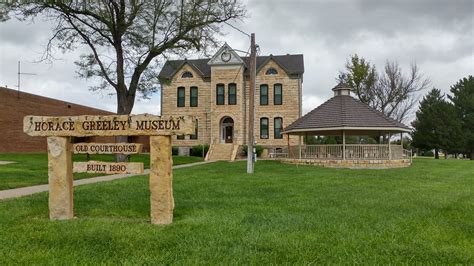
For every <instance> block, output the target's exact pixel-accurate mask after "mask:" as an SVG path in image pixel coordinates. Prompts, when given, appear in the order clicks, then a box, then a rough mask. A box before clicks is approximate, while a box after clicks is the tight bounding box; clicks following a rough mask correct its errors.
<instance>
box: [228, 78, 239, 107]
mask: <svg viewBox="0 0 474 266" xmlns="http://www.w3.org/2000/svg"><path fill="white" fill-rule="evenodd" d="M227 93H228V96H227V101H228V104H229V105H235V104H237V85H236V84H235V83H230V84H229V86H228V87H227Z"/></svg>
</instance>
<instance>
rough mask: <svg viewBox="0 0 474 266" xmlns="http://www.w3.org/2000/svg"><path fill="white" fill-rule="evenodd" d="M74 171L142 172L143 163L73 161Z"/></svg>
mask: <svg viewBox="0 0 474 266" xmlns="http://www.w3.org/2000/svg"><path fill="white" fill-rule="evenodd" d="M72 171H73V172H74V173H101V174H143V163H108V162H99V161H88V162H75V163H74V164H73V167H72Z"/></svg>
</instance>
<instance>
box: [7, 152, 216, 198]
mask: <svg viewBox="0 0 474 266" xmlns="http://www.w3.org/2000/svg"><path fill="white" fill-rule="evenodd" d="M207 163H211V161H204V162H197V163H188V164H180V165H175V166H173V169H180V168H188V167H192V166H196V165H202V164H207ZM149 173H150V170H149V169H146V170H145V171H144V173H143V174H144V175H147V174H149ZM140 175H141V174H140ZM131 176H136V174H117V175H107V176H99V177H92V178H85V179H80V180H74V186H81V185H87V184H93V183H99V182H106V181H112V180H117V179H123V178H127V177H131ZM48 190H49V186H48V184H45V185H37V186H31V187H22V188H14V189H8V190H2V191H0V200H4V199H12V198H18V197H23V196H27V195H31V194H35V193H39V192H45V191H48Z"/></svg>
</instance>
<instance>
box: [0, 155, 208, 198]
mask: <svg viewBox="0 0 474 266" xmlns="http://www.w3.org/2000/svg"><path fill="white" fill-rule="evenodd" d="M73 160H74V161H87V159H86V155H84V154H77V155H74V156H73ZM90 160H97V161H107V162H113V161H115V157H114V156H113V155H91V156H90ZM202 160H203V159H202V158H200V157H190V156H173V163H174V165H179V164H186V163H194V162H200V161H202ZM0 161H13V162H16V163H13V164H6V165H0V190H4V189H11V188H18V187H26V186H33V185H39V184H47V183H48V155H47V154H46V153H39V154H25V153H22V154H0ZM130 161H131V162H143V163H144V166H145V168H148V167H149V164H150V156H149V155H148V154H140V155H132V156H131V158H130ZM100 175H101V174H87V173H74V179H82V178H88V177H95V176H100Z"/></svg>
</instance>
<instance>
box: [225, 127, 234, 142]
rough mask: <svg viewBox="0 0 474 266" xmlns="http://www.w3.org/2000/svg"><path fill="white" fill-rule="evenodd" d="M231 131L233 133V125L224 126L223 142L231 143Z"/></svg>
mask: <svg viewBox="0 0 474 266" xmlns="http://www.w3.org/2000/svg"><path fill="white" fill-rule="evenodd" d="M233 133H234V127H233V126H226V127H225V143H232V141H233Z"/></svg>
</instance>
